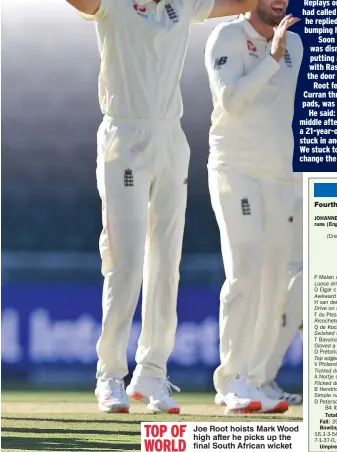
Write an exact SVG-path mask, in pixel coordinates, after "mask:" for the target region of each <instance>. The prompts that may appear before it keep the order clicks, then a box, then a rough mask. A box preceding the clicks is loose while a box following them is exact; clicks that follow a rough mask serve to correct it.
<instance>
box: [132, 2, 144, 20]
mask: <svg viewBox="0 0 337 452" xmlns="http://www.w3.org/2000/svg"><path fill="white" fill-rule="evenodd" d="M133 9H134V10H135V11H136V12H137V14H138V15H139V16H142V17H147V10H146V8H145V6H139V5H138V3H134V4H133Z"/></svg>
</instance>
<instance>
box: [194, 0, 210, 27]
mask: <svg viewBox="0 0 337 452" xmlns="http://www.w3.org/2000/svg"><path fill="white" fill-rule="evenodd" d="M214 3H215V0H207V1H204V2H203V8H202V9H201V10H199V11H198V13H197V15H196V16H195V17H193V19H192V23H194V24H196V23H202V22H204V21H205V20H206V19H208V18H209V16H210V15H211V12H212V10H213V8H214Z"/></svg>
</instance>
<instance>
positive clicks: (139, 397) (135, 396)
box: [131, 392, 144, 402]
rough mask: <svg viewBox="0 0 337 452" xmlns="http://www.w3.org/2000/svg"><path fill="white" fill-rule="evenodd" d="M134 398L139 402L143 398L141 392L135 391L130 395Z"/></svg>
mask: <svg viewBox="0 0 337 452" xmlns="http://www.w3.org/2000/svg"><path fill="white" fill-rule="evenodd" d="M131 397H132V398H133V399H134V400H137V401H138V402H140V401H141V400H143V398H144V397H143V396H142V395H141V394H139V393H138V392H135V393H134V394H132V396H131Z"/></svg>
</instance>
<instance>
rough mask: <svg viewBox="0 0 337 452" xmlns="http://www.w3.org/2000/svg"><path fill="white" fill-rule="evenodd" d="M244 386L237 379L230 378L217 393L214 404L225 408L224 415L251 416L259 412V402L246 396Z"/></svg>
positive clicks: (260, 406) (241, 381)
mask: <svg viewBox="0 0 337 452" xmlns="http://www.w3.org/2000/svg"><path fill="white" fill-rule="evenodd" d="M244 384H245V382H244V380H242V379H241V378H239V377H235V378H231V379H230V380H228V381H227V382H226V383H225V384H224V385H223V387H222V388H221V390H220V391H218V392H217V394H216V396H215V403H216V405H221V406H224V407H225V414H251V413H255V412H257V411H260V410H261V408H262V405H261V402H260V401H259V400H255V399H254V398H251V397H250V396H248V395H247V389H246V388H245V387H244Z"/></svg>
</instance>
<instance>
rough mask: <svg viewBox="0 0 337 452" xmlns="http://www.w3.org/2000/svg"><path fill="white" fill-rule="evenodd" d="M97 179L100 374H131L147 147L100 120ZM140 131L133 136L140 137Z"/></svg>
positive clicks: (142, 241)
mask: <svg viewBox="0 0 337 452" xmlns="http://www.w3.org/2000/svg"><path fill="white" fill-rule="evenodd" d="M98 135H99V139H98V158H97V183H98V189H99V193H100V196H101V198H102V207H103V215H102V217H103V231H102V234H101V237H100V252H101V257H102V273H103V275H104V277H105V280H104V287H103V299H102V305H103V319H102V333H101V336H100V338H99V341H98V344H97V353H98V357H99V361H98V365H97V378H98V377H100V376H101V375H102V374H104V373H107V374H111V375H113V376H116V377H124V376H126V375H127V374H128V366H127V357H126V349H127V344H128V339H129V334H130V329H131V324H132V319H133V315H134V312H135V308H136V305H137V301H138V297H139V292H140V287H141V280H142V268H143V260H144V247H145V238H146V228H147V206H148V200H149V191H150V185H151V177H150V171H149V168H148V161H149V159H148V149H147V148H146V146H145V147H144V148H142V151H139V152H138V153H134V152H132V150H133V135H132V133H131V132H130V131H128V133H126V131H125V130H123V127H117V128H116V127H112V126H109V125H105V124H104V123H103V124H102V126H101V128H100V131H99V134H98ZM141 135H142V131H141V130H138V132H137V134H136V135H135V137H134V140H139V138H140V137H141Z"/></svg>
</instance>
